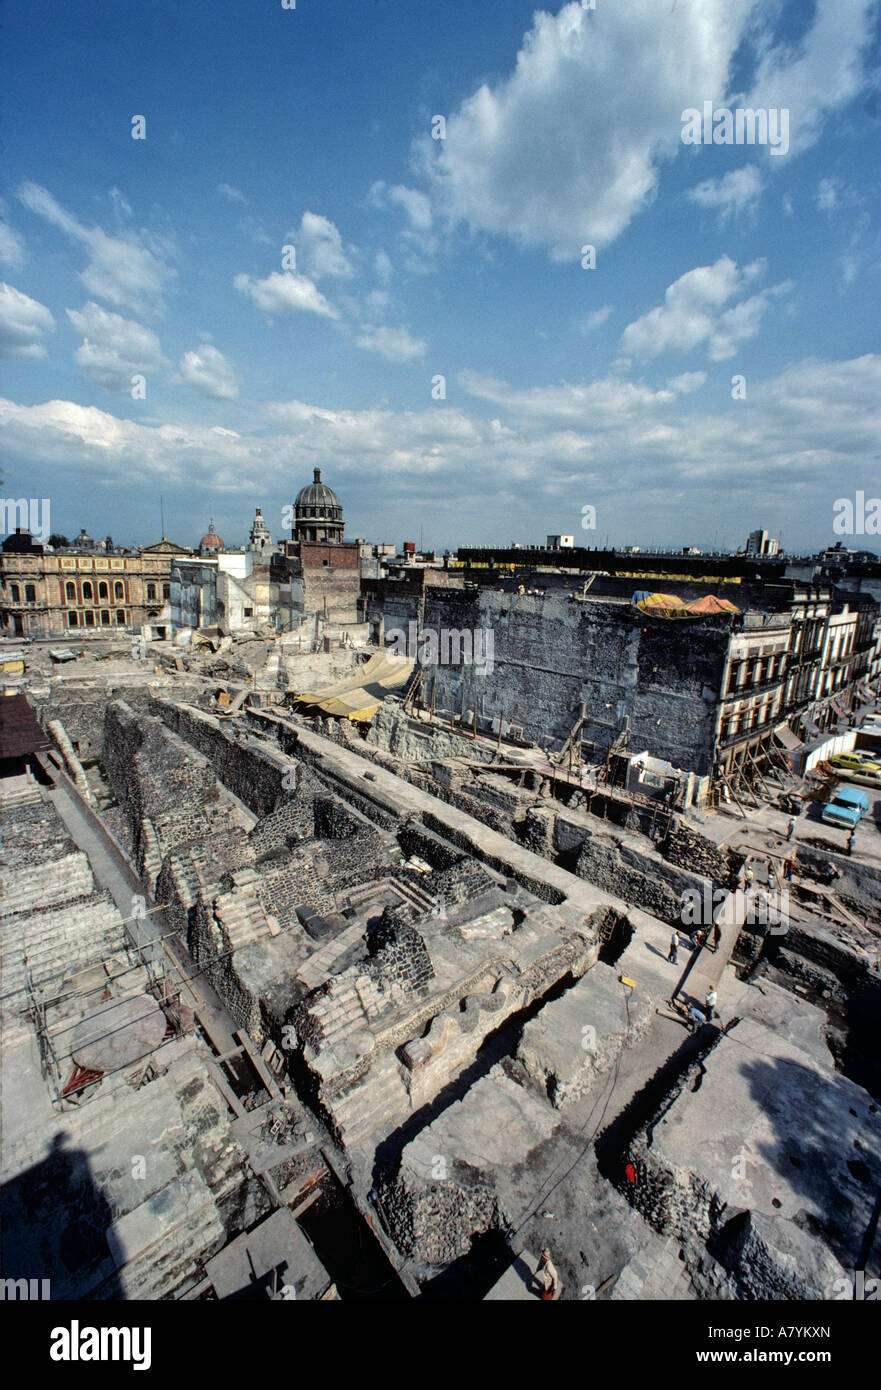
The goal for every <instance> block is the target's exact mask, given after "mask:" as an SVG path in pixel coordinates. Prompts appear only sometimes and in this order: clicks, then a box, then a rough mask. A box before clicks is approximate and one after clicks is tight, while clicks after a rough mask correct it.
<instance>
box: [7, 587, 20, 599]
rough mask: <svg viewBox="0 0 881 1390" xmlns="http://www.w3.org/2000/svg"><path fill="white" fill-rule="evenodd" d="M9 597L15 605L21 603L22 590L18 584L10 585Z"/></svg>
mask: <svg viewBox="0 0 881 1390" xmlns="http://www.w3.org/2000/svg"><path fill="white" fill-rule="evenodd" d="M9 597H10V599H11V600H12V602H13V603H21V590H20V589H19V587H18V585H17V584H10V586H9Z"/></svg>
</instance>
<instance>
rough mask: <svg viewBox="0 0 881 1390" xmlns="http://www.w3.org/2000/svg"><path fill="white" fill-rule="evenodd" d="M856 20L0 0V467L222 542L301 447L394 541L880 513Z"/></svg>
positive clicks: (129, 517) (180, 537) (873, 172)
mask: <svg viewBox="0 0 881 1390" xmlns="http://www.w3.org/2000/svg"><path fill="white" fill-rule="evenodd" d="M879 24H881V9H879V7H878V6H877V5H876V4H874V3H873V2H872V0H817V2H816V4H815V5H810V6H805V5H804V4H799V3H796V0H780V3H779V4H775V5H774V6H771V7H769V6H767V5H762V4H760V3H759V0H754V3H750V2H749V0H744V3H743V4H741V5H739V6H732V5H730V4H729V3H726V0H702V4H701V5H700V6H694V5H682V4H680V5H678V6H669V5H668V6H664V5H661V6H660V7H659V5H658V4H657V3H656V0H628V3H626V4H625V3H619V0H602V3H598V4H597V6H596V8H595V9H589V8H583V7H582V5H581V4H580V3H578V0H575V2H574V3H568V4H563V5H560V4H554V5H551V6H549V7H548V9H547V10H539V11H536V10H535V6H534V0H505V3H504V4H503V3H501V0H497V3H494V4H487V5H480V6H475V5H474V3H473V0H445V3H444V5H442V6H435V7H431V6H426V5H422V4H414V3H413V0H384V3H382V4H375V5H372V6H368V7H363V8H358V9H357V11H355V10H354V9H353V7H352V5H351V0H322V2H321V4H317V3H309V2H308V0H305V2H304V3H301V4H300V5H299V6H298V7H297V8H296V9H295V10H287V9H284V8H282V6H281V5H280V4H277V3H271V0H267V3H266V4H264V5H251V6H247V7H243V6H242V5H241V3H240V0H217V3H216V4H215V5H214V6H212V10H211V22H210V23H206V22H205V16H204V14H203V13H202V12H201V11H199V10H198V9H197V8H193V7H188V6H184V7H179V6H177V5H175V4H172V3H171V0H155V3H154V4H153V5H151V6H150V7H149V9H147V10H144V11H141V10H140V9H138V11H137V13H136V14H135V15H133V14H132V13H131V12H129V11H127V10H125V9H118V8H113V7H108V6H103V5H99V4H95V5H88V6H80V7H58V6H57V5H56V4H50V0H30V3H28V4H27V5H25V4H22V3H21V0H8V3H7V5H6V6H5V8H4V45H5V50H6V52H7V54H8V55H9V58H10V61H9V63H8V64H7V77H8V81H7V104H6V105H7V111H6V115H5V119H4V135H3V142H4V170H5V175H6V178H5V182H4V186H3V196H2V200H0V218H2V221H0V261H2V268H0V273H2V275H3V283H0V358H2V359H3V360H2V382H0V424H2V426H3V429H2V431H0V461H2V467H3V479H2V482H0V487H2V490H3V495H4V496H6V497H21V496H27V497H31V496H37V497H40V498H42V497H49V498H50V499H51V503H52V513H53V521H52V528H53V530H56V531H59V532H63V533H66V534H70V533H71V532H72V533H73V534H76V533H77V532H78V531H79V530H80V528H81V527H82V526H83V525H85V526H86V527H87V529H89V530H90V532H91V533H92V534H93V535H94V534H99V535H106V534H108V533H109V534H111V535H112V536H113V537H114V539H115V540H118V541H119V542H120V543H122V544H130V545H134V544H147V543H149V542H150V541H152V540H156V539H158V538H159V536H160V534H161V530H162V528H161V525H160V507H159V495H160V493H161V494H162V496H163V497H164V506H165V527H164V530H165V533H166V534H167V535H168V536H169V537H170V538H172V539H174V540H177V541H178V542H179V543H181V544H186V545H194V544H195V543H197V541H198V538H199V536H201V535H202V534H203V533H204V531H205V529H206V528H207V525H208V522H209V520H210V519H211V518H212V517H213V519H214V522H215V526H216V528H217V530H218V532H219V533H220V534H221V535H222V536H223V537H224V539H226V540H228V541H229V543H230V544H231V545H233V544H241V543H243V542H244V540H245V539H246V536H247V530H248V527H249V525H250V521H251V519H252V518H253V512H254V507H255V506H258V505H259V506H262V508H263V512H264V516H265V517H266V520H267V524H268V526H269V528H270V531H271V532H272V535H273V538H274V539H275V538H278V537H279V536H281V535H282V534H284V529H285V528H283V527H282V525H281V514H282V509H283V508H284V507H285V506H287V505H289V504H290V503H291V502H292V501H293V498H294V497H295V496H296V493H297V492H298V490H299V489H300V487H302V486H303V484H304V483H305V482H307V481H308V480H309V479H310V478H311V475H312V470H313V468H314V467H316V466H317V467H320V468H321V469H322V471H323V473H324V475H325V477H326V479H327V481H328V482H329V483H330V484H331V486H333V487H334V489H335V490H336V491H337V492H338V493H339V496H340V498H341V500H342V504H343V506H344V508H345V515H346V535H347V537H350V538H354V537H356V536H363V537H365V538H366V539H368V540H371V541H375V542H392V543H394V544H395V545H396V546H400V544H401V543H402V542H403V541H404V540H405V539H410V540H414V541H416V542H417V544H418V543H419V539H420V532H422V533H423V534H424V544H425V546H426V548H429V549H434V550H439V551H443V550H444V549H455V548H456V547H458V546H467V545H479V544H488V545H491V544H496V545H498V544H504V545H507V544H509V543H510V541H511V540H512V539H516V540H518V541H519V542H520V543H523V544H525V543H539V544H540V543H542V542H543V541H544V538H545V537H546V535H548V534H559V533H573V532H574V533H575V535H576V544H578V543H585V544H587V545H595V546H603V545H605V543H606V537H608V542H609V544H610V545H611V546H617V547H619V548H620V547H622V546H624V545H641V546H643V547H644V548H650V547H657V546H664V547H669V548H679V547H681V546H683V545H695V546H697V547H699V548H700V549H702V550H709V549H713V548H720V549H737V548H739V547H742V546H743V545H744V543H745V540H746V537H747V535H748V533H749V532H750V531H752V530H754V529H755V528H756V527H762V528H765V529H767V530H768V531H769V533H770V534H771V535H772V536H774V537H777V536H778V535H779V536H780V537H781V544H782V547H783V549H784V550H786V551H788V552H789V553H810V552H814V551H817V550H819V549H822V548H825V547H827V546H829V545H831V544H833V543H834V542H835V541H836V540H841V541H842V543H843V544H844V545H845V546H848V547H850V548H853V549H869V550H871V549H873V548H874V549H875V550H876V551H877V549H878V548H879V547H881V541H879V540H878V538H877V537H875V536H874V535H873V534H861V533H859V531H858V530H856V531H855V533H854V534H852V535H842V534H841V532H840V531H836V530H835V529H834V521H835V517H836V511H835V504H836V501H839V500H841V499H842V498H844V499H854V498H856V496H857V495H858V494H859V493H860V492H862V493H863V494H865V495H866V496H869V495H873V494H875V493H878V492H879V491H881V484H879V482H878V479H879V478H881V350H879V342H878V321H879V315H878V304H879V298H881V294H879V289H881V234H879V224H878V212H877V188H878V182H879V174H881V156H879V140H878V136H879V131H881V124H879V122H881V95H879V93H881V88H879V77H878V74H879V72H881V62H879V58H881V42H879ZM84 78H85V80H84ZM708 109H709V111H710V113H711V116H712V120H713V121H715V122H716V123H717V124H718V125H719V128H720V132H721V134H720V140H719V141H718V142H716V143H713V139H714V137H713V134H712V125H711V123H708V122H707V119H706V113H707V111H708ZM689 112H692V113H697V114H698V115H700V116H701V120H702V122H703V125H702V128H701V129H700V130H698V128H697V126H696V125H695V122H696V121H697V115H693V116H692V117H688V120H690V121H691V123H692V125H694V127H695V128H694V129H689V127H688V121H687V120H686V116H687V113H689ZM784 112H785V113H786V115H785V122H784V120H783V114H782V113H784ZM726 113H728V114H727V115H726ZM766 117H767V119H766ZM772 117H773V119H772ZM729 118H730V119H729ZM726 120H728V127H729V128H727V129H726V128H725V127H724V122H725V121H726ZM763 121H764V122H765V124H766V125H767V127H768V130H767V134H768V139H767V141H766V143H760V141H761V139H762V133H763ZM784 125H785V140H784V139H783V137H782V132H783V129H784ZM775 132H776V133H777V135H776V136H775ZM751 134H752V136H753V137H754V143H749V140H750V135H751ZM686 135H688V136H689V138H690V139H695V140H696V139H697V138H698V137H700V143H689V141H688V140H687V139H686ZM708 135H709V140H708V138H707V137H708ZM772 136H775V139H776V144H775V143H774V140H772V138H771V137H772ZM133 137H134V138H133ZM729 137H730V138H729ZM778 137H779V138H778ZM586 507H591V508H593V509H594V510H595V515H596V524H595V528H594V529H592V530H590V531H588V530H584V529H583V528H582V520H583V517H584V512H585V508H586ZM853 512H854V515H862V514H863V513H862V512H861V511H860V509H859V508H858V507H855V508H853Z"/></svg>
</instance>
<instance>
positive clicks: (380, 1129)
mask: <svg viewBox="0 0 881 1390" xmlns="http://www.w3.org/2000/svg"><path fill="white" fill-rule="evenodd" d="M327 1108H328V1112H329V1114H330V1117H331V1127H332V1128H333V1129H334V1131H335V1133H336V1136H337V1138H338V1139H339V1142H340V1143H341V1144H342V1145H343V1147H344V1148H346V1149H348V1150H352V1149H358V1148H363V1147H365V1146H366V1145H365V1141H366V1140H367V1139H368V1138H369V1137H370V1136H372V1135H375V1134H380V1133H381V1134H386V1133H388V1131H389V1130H390V1129H392V1128H393V1127H394V1124H395V1122H396V1121H397V1120H401V1119H403V1118H404V1116H405V1115H407V1114H408V1113H409V1110H410V1097H409V1094H408V1092H407V1087H406V1086H405V1084H404V1082H403V1079H402V1077H401V1068H400V1064H399V1063H398V1060H397V1058H396V1057H395V1054H394V1053H393V1052H387V1053H386V1054H385V1056H384V1057H381V1058H379V1059H378V1060H377V1061H376V1062H375V1063H374V1065H373V1066H372V1067H371V1068H370V1070H369V1072H368V1073H367V1075H366V1077H365V1078H364V1080H363V1081H362V1083H361V1084H360V1085H359V1086H357V1087H355V1088H353V1089H352V1090H351V1091H349V1092H347V1093H346V1095H344V1096H342V1097H340V1099H339V1100H335V1101H333V1102H332V1103H329V1104H328V1106H327Z"/></svg>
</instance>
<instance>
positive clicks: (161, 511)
mask: <svg viewBox="0 0 881 1390" xmlns="http://www.w3.org/2000/svg"><path fill="white" fill-rule="evenodd" d="M159 520H160V522H161V523H162V539H163V540H164V539H165V499H164V498H163V496H162V493H161V492H160V494H159Z"/></svg>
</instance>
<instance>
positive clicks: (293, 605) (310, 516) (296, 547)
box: [272, 468, 361, 630]
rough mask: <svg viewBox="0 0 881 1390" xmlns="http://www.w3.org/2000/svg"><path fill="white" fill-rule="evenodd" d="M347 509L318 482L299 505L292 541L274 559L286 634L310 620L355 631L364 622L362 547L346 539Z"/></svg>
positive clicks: (275, 586) (318, 474)
mask: <svg viewBox="0 0 881 1390" xmlns="http://www.w3.org/2000/svg"><path fill="white" fill-rule="evenodd" d="M343 530H344V522H343V508H342V505H341V503H340V499H339V498H338V497H337V495H336V493H335V492H334V491H333V489H332V488H329V487H328V486H327V484H326V483H322V481H321V470H320V469H318V468H316V469H315V475H314V480H313V482H311V483H310V484H309V485H308V486H307V487H304V488H302V489H301V491H300V492H299V494H298V495H297V500H296V502H295V503H294V518H293V526H292V529H291V539H290V540H289V541H285V542H284V546H283V552H282V553H281V554H279V555H275V556H273V560H272V563H273V571H272V579H273V603H274V606H275V607H276V610H277V612H278V616H279V625H280V627H281V628H282V629H283V630H290V629H292V628H293V629H296V628H297V627H299V626H301V625H302V624H303V623H304V622H305V621H306V619H307V617H309V618H317V620H318V624H317V625H318V627H320V626H321V624H322V623H329V624H332V625H340V626H343V627H345V626H350V625H352V624H358V623H360V621H361V604H360V596H361V546H360V545H359V543H358V542H357V541H344V540H343Z"/></svg>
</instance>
